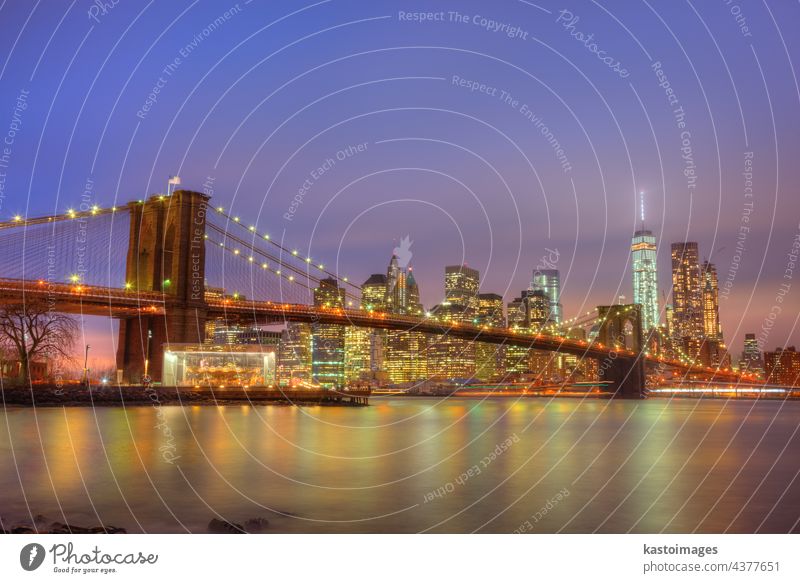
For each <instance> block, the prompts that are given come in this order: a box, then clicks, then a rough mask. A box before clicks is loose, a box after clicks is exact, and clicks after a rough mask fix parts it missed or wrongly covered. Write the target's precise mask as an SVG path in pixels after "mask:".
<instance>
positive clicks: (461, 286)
mask: <svg viewBox="0 0 800 583" xmlns="http://www.w3.org/2000/svg"><path fill="white" fill-rule="evenodd" d="M479 287H480V274H479V273H478V270H477V269H472V268H471V267H467V266H466V265H448V266H447V267H445V268H444V296H445V301H446V302H449V303H450V304H455V305H458V306H462V307H463V308H464V311H465V312H467V315H468V317H469V318H470V319H471V318H472V317H474V316H475V315H476V314H477V313H478V303H479V302H478V288H479Z"/></svg>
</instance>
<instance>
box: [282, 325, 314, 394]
mask: <svg viewBox="0 0 800 583" xmlns="http://www.w3.org/2000/svg"><path fill="white" fill-rule="evenodd" d="M311 348H312V340H311V325H310V324H302V323H296V322H292V323H290V324H288V325H287V326H286V329H285V330H284V331H283V333H282V335H281V344H280V351H279V352H278V382H279V383H280V384H281V385H284V386H286V385H297V384H299V383H310V382H311Z"/></svg>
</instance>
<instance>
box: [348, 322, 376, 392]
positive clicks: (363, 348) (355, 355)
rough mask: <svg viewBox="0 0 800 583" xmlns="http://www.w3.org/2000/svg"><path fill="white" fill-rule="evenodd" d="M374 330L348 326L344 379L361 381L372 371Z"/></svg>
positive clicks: (349, 381)
mask: <svg viewBox="0 0 800 583" xmlns="http://www.w3.org/2000/svg"><path fill="white" fill-rule="evenodd" d="M372 332H373V331H372V330H371V329H369V328H360V327H358V326H347V327H346V328H345V331H344V379H345V382H347V383H352V382H356V381H359V380H361V379H362V378H364V376H365V375H366V374H367V373H370V372H371V371H372V370H373V369H372Z"/></svg>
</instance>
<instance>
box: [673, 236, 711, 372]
mask: <svg viewBox="0 0 800 583" xmlns="http://www.w3.org/2000/svg"><path fill="white" fill-rule="evenodd" d="M671 251H672V304H673V314H672V320H673V341H674V342H675V343H676V344H677V345H678V346H679V347H681V349H682V350H683V351H685V352H686V353H688V355H689V356H690V357H692V358H693V357H694V356H696V355H697V353H698V351H699V348H700V345H701V344H702V341H703V337H704V335H705V326H704V322H703V278H702V275H701V272H700V263H699V259H698V250H697V243H690V242H686V243H673V244H672V249H671Z"/></svg>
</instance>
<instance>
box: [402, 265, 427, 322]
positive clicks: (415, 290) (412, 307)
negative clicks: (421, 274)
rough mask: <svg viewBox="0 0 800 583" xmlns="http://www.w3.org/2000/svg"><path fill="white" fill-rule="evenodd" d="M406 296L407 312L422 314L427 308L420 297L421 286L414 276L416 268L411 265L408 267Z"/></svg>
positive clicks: (416, 314)
mask: <svg viewBox="0 0 800 583" xmlns="http://www.w3.org/2000/svg"><path fill="white" fill-rule="evenodd" d="M406 298H407V304H406V314H410V315H412V316H421V315H422V313H423V312H424V311H425V310H424V309H423V307H422V302H420V299H419V286H418V285H417V280H416V279H415V278H414V270H413V269H411V268H410V267H409V268H408V277H406Z"/></svg>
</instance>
